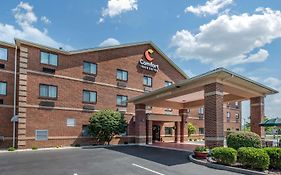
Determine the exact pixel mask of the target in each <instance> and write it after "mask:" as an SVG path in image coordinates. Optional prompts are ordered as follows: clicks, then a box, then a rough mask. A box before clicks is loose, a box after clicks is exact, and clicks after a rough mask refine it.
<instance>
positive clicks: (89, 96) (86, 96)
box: [83, 90, 97, 103]
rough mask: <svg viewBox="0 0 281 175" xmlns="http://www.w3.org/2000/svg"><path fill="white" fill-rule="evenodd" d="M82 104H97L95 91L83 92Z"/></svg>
mask: <svg viewBox="0 0 281 175" xmlns="http://www.w3.org/2000/svg"><path fill="white" fill-rule="evenodd" d="M83 102H87V103H96V102H97V92H95V91H86V90H84V91H83Z"/></svg>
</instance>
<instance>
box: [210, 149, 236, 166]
mask: <svg viewBox="0 0 281 175" xmlns="http://www.w3.org/2000/svg"><path fill="white" fill-rule="evenodd" d="M211 157H212V158H213V159H215V160H216V161H217V162H218V163H220V164H224V165H231V164H234V163H235V162H236V160H237V151H236V150H235V149H233V148H225V147H216V148H213V149H212V152H211Z"/></svg>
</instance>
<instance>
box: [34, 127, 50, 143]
mask: <svg viewBox="0 0 281 175" xmlns="http://www.w3.org/2000/svg"><path fill="white" fill-rule="evenodd" d="M37 132H47V138H46V139H38V133H37ZM48 139H49V131H48V130H47V129H45V130H35V140H36V141H45V140H48Z"/></svg>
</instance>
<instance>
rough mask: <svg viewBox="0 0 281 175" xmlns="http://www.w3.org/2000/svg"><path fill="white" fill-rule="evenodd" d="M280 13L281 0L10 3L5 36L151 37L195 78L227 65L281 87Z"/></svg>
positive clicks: (2, 10)
mask: <svg viewBox="0 0 281 175" xmlns="http://www.w3.org/2000/svg"><path fill="white" fill-rule="evenodd" d="M280 10H281V1H280V0H266V1H265V0H251V1H245V0H173V1H171V0H153V1H151V0H103V1H92V0H83V1H74V0H67V1H63V0H60V1H57V0H48V1H35V0H34V1H32V0H26V1H13V0H9V1H8V0H7V1H3V2H2V3H1V6H0V40H4V41H8V42H13V37H18V38H23V39H26V40H31V41H34V42H38V43H41V44H46V45H49V46H52V47H57V48H58V47H63V48H64V49H83V48H91V47H97V46H104V45H114V44H120V43H121V44H123V43H131V42H139V41H147V40H151V41H153V42H154V43H155V44H157V45H158V46H159V47H160V48H161V49H162V50H163V51H164V52H165V53H166V54H167V55H168V56H170V57H171V59H172V60H173V61H174V62H176V64H177V65H179V66H180V67H181V68H182V69H183V70H184V71H185V72H186V73H187V74H188V75H190V76H194V75H198V74H201V73H204V72H206V71H209V70H211V69H214V68H216V67H221V66H223V67H226V68H228V69H230V70H233V71H235V72H237V73H239V74H242V75H245V76H248V77H250V78H252V79H254V80H256V81H259V82H261V83H264V84H266V85H268V86H271V87H274V88H276V89H277V90H279V91H281V69H280V66H281V60H280V56H279V55H280V48H281V47H280V46H281V39H280V38H281V12H280ZM280 106H281V95H275V96H272V97H267V98H266V115H268V116H271V117H277V116H280V115H281V107H280ZM243 107H244V110H243V115H244V117H246V116H249V104H248V103H247V102H245V103H244V105H243Z"/></svg>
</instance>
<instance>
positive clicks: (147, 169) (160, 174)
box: [132, 163, 165, 175]
mask: <svg viewBox="0 0 281 175" xmlns="http://www.w3.org/2000/svg"><path fill="white" fill-rule="evenodd" d="M132 165H133V166H136V167H139V168H141V169H144V170H146V171H150V172H152V173H155V174H159V175H165V174H162V173H159V172H157V171H154V170H151V169H149V168H146V167H143V166H140V165H137V164H135V163H133V164H132Z"/></svg>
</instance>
